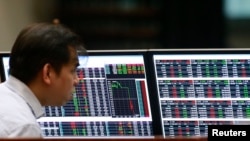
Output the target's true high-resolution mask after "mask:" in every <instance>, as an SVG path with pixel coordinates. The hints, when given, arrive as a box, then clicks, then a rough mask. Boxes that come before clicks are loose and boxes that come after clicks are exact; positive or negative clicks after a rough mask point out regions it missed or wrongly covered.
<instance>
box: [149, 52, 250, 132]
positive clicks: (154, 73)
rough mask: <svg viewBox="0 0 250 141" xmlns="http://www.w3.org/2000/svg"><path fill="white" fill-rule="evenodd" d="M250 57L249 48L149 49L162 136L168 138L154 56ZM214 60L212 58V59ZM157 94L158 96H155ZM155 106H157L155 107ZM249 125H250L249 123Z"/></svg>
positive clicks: (152, 90) (153, 87)
mask: <svg viewBox="0 0 250 141" xmlns="http://www.w3.org/2000/svg"><path fill="white" fill-rule="evenodd" d="M213 54H214V55H220V54H221V55H230V54H232V55H239V56H240V55H247V56H248V55H249V57H248V58H247V59H249V60H250V49H247V48H219V49H207V48H206V49H202V48H200V49H149V50H148V58H149V59H148V64H149V65H150V66H149V68H151V69H150V71H151V74H152V75H151V78H150V80H151V82H153V86H152V87H151V93H150V94H151V95H157V96H156V97H157V101H158V102H157V103H158V104H159V105H158V106H159V109H158V110H159V116H157V117H156V119H154V120H156V121H159V123H157V126H159V127H161V135H162V136H163V137H166V136H165V135H164V131H163V130H164V129H163V125H162V122H161V120H162V115H161V114H160V110H161V109H160V103H159V100H160V98H159V94H158V88H157V87H158V86H157V79H156V71H155V69H154V67H155V66H154V60H153V55H166V56H167V55H180V58H179V60H181V59H182V58H181V55H213ZM211 59H212V58H211ZM229 59H230V58H229ZM155 93H156V94H155ZM154 106H155V105H154ZM243 124H245V123H243ZM247 124H249V123H247Z"/></svg>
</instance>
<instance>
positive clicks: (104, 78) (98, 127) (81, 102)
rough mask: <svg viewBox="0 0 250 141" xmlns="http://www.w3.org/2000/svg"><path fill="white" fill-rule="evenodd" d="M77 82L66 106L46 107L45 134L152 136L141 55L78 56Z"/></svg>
mask: <svg viewBox="0 0 250 141" xmlns="http://www.w3.org/2000/svg"><path fill="white" fill-rule="evenodd" d="M79 61H80V64H82V65H81V66H80V67H79V68H78V69H77V75H78V77H79V84H78V85H77V86H76V88H75V91H74V92H73V99H72V100H71V101H69V102H68V103H67V104H66V105H65V106H61V107H50V106H48V107H45V108H44V110H45V113H46V114H45V117H43V118H41V119H39V120H38V121H39V123H40V126H41V128H42V130H43V133H44V135H45V136H46V137H102V138H103V137H122V138H124V137H133V138H134V137H139V138H145V137H149V138H152V137H153V136H154V135H153V130H152V117H151V111H150V102H149V95H148V90H147V81H146V74H145V73H146V72H145V67H144V58H143V55H115V56H112V55H110V56H92V55H90V56H88V58H87V59H86V57H83V58H81V57H79Z"/></svg>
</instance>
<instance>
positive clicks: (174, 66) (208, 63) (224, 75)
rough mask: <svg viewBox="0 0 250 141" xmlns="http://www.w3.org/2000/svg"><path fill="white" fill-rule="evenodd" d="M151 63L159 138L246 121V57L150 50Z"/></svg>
mask: <svg viewBox="0 0 250 141" xmlns="http://www.w3.org/2000/svg"><path fill="white" fill-rule="evenodd" d="M180 58H181V59H180ZM153 61H154V69H155V78H156V83H157V91H158V97H159V106H160V111H161V123H162V130H163V136H164V137H169V136H171V137H175V136H207V130H208V125H232V124H250V95H249V94H250V91H249V88H250V55H242V54H241V55H239V54H219V55H218V54H214V55H212V54H202V53H201V54H199V55H197V54H196V55H195V54H188V55H169V54H168V55H162V54H155V55H153Z"/></svg>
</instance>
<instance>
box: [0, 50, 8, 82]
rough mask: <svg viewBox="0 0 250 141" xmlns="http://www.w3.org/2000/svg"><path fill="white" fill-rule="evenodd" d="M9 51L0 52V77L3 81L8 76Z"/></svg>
mask: <svg viewBox="0 0 250 141" xmlns="http://www.w3.org/2000/svg"><path fill="white" fill-rule="evenodd" d="M9 57H10V53H9V52H0V77H1V81H0V82H3V81H5V80H6V79H7V78H8V75H9Z"/></svg>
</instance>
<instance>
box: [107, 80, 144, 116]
mask: <svg viewBox="0 0 250 141" xmlns="http://www.w3.org/2000/svg"><path fill="white" fill-rule="evenodd" d="M108 86H109V93H110V98H111V99H112V100H111V107H112V115H113V116H116V117H138V116H140V112H139V106H138V97H137V91H136V84H135V81H134V80H108Z"/></svg>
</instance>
